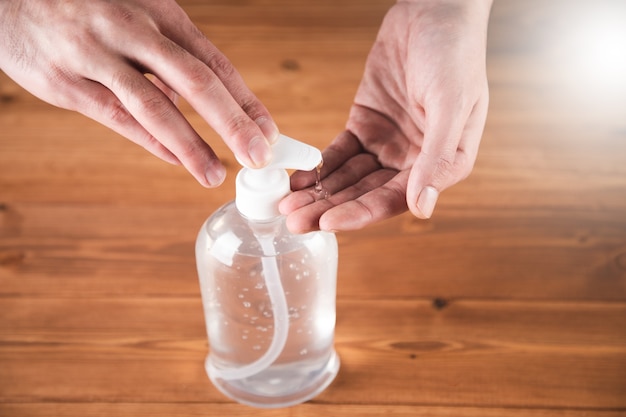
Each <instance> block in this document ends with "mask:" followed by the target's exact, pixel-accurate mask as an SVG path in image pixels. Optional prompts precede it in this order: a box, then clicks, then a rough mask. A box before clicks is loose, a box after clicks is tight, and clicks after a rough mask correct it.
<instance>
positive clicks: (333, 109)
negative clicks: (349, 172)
mask: <svg viewBox="0 0 626 417" xmlns="http://www.w3.org/2000/svg"><path fill="white" fill-rule="evenodd" d="M180 3H181V5H182V6H183V7H184V8H185V10H186V11H187V12H188V13H189V15H190V17H191V19H192V20H193V21H194V22H195V23H196V24H198V26H199V27H200V28H201V29H202V30H203V31H204V32H205V33H206V34H207V35H208V36H209V38H210V39H211V40H212V41H213V42H214V43H215V44H216V45H217V46H218V47H219V48H220V49H222V50H223V51H224V52H225V53H226V55H227V56H228V57H229V58H230V59H231V60H232V61H233V63H234V64H235V65H236V66H237V68H238V69H239V70H240V72H241V73H242V75H243V77H244V79H245V80H246V82H247V83H248V84H249V85H250V87H251V88H252V90H253V91H255V93H257V94H258V96H259V97H260V98H261V99H262V100H263V102H264V103H265V104H266V105H267V107H268V108H269V109H270V111H271V112H272V114H273V115H274V117H275V118H276V120H277V121H278V123H279V125H280V126H281V129H282V130H283V131H284V132H286V133H288V134H290V135H291V136H295V137H298V138H301V139H303V140H306V141H307V142H310V143H312V144H314V145H316V146H319V147H324V146H325V145H327V144H328V142H330V140H331V139H332V137H333V136H334V135H335V134H337V133H338V132H339V131H341V130H342V129H343V126H344V123H345V119H346V116H347V112H348V110H349V107H350V104H351V102H352V99H353V96H354V92H355V91H356V88H357V86H358V83H359V80H360V77H361V73H362V69H363V65H364V63H365V58H366V56H367V52H368V50H369V48H370V46H371V43H372V41H373V39H374V38H375V36H376V31H377V28H378V26H379V24H380V22H381V20H382V18H383V16H384V13H385V11H386V10H387V8H388V7H389V6H390V5H391V4H392V3H393V2H392V1H383V2H381V1H374V0H366V1H343V2H337V1H330V0H321V1H315V2H311V1H304V0H292V1H279V0H254V1H246V2H233V1H226V0H223V1H214V2H204V1H194V0H185V1H181V2H180ZM611 15H613V16H617V17H621V18H622V20H623V19H626V10H625V7H624V6H623V5H622V4H621V3H620V2H618V1H609V0H603V1H597V2H586V1H582V0H554V1H551V2H544V1H540V0H529V1H524V2H516V1H514V0H502V1H496V2H495V5H494V8H493V12H492V17H491V24H490V33H489V52H488V71H489V80H490V88H491V104H490V112H489V118H488V121H487V126H486V130H485V134H484V137H483V142H482V145H481V151H480V154H479V158H478V160H477V162H476V166H475V169H474V172H473V173H472V175H471V176H470V177H469V178H468V179H467V180H465V181H464V182H462V183H461V184H458V185H457V186H455V187H453V188H451V189H449V190H447V191H446V192H444V193H443V194H442V196H441V198H440V202H439V204H438V207H437V210H436V212H435V215H434V217H433V218H432V219H431V220H429V221H422V220H417V219H415V218H413V217H412V216H410V215H408V214H405V215H401V216H398V217H396V218H394V219H391V220H388V221H385V222H383V223H380V224H377V225H374V226H371V227H368V228H366V229H364V230H360V231H355V232H350V233H340V234H339V235H338V240H339V246H340V264H339V283H338V306H337V307H338V310H337V333H336V345H337V350H338V352H339V354H340V357H341V361H342V367H341V371H340V374H339V376H338V378H337V379H336V381H335V382H334V383H333V384H332V385H331V387H330V388H329V389H328V390H326V391H325V392H324V393H323V394H321V395H320V396H319V397H317V398H316V399H314V400H313V401H311V402H309V403H307V404H303V405H300V406H296V407H292V408H289V409H284V410H254V409H251V408H248V407H245V406H240V405H237V404H234V403H232V402H231V401H229V400H228V399H227V398H225V397H224V396H222V395H221V394H220V393H219V392H218V391H217V390H216V389H215V388H214V387H213V386H212V385H211V383H210V382H209V380H208V378H207V377H206V374H205V371H204V368H203V361H204V358H205V356H206V354H207V350H208V346H207V340H206V335H205V329H204V319H203V314H202V307H201V303H200V294H199V289H198V282H197V276H196V271H195V260H194V254H193V245H194V240H195V237H196V233H197V231H198V228H199V227H200V225H201V224H202V222H203V221H204V219H205V218H206V217H207V216H208V215H209V214H210V213H211V212H213V211H214V210H215V209H217V208H218V207H219V206H220V205H222V204H224V203H226V202H227V201H229V200H230V199H232V198H233V196H234V176H235V173H236V171H237V169H238V168H237V164H236V162H235V160H234V159H233V157H232V155H231V154H230V152H229V151H228V150H227V149H226V147H225V146H224V145H223V144H222V143H221V142H220V141H219V139H218V138H217V136H216V135H215V133H213V132H212V131H211V130H210V128H209V127H208V126H207V125H206V124H205V123H204V122H203V121H202V120H201V119H200V118H199V117H198V116H197V114H195V112H193V110H192V109H191V108H190V106H189V105H188V104H187V103H185V102H182V103H181V109H182V110H183V111H184V112H185V114H186V115H187V116H188V117H189V120H190V121H191V123H192V124H193V125H194V127H195V128H196V129H197V130H198V132H199V133H200V134H201V135H202V136H203V137H204V138H205V139H206V140H207V141H208V142H210V143H211V144H212V145H213V146H214V147H215V149H216V152H217V153H218V154H219V155H220V157H222V159H223V160H224V161H225V163H226V165H227V168H228V178H227V180H226V183H225V184H224V186H222V187H220V188H219V189H216V190H205V189H203V188H202V187H200V186H199V185H197V184H196V183H195V181H194V180H193V178H192V177H191V176H190V175H189V174H188V173H186V172H185V171H184V170H183V169H182V168H180V167H174V166H170V165H168V164H165V163H163V162H161V161H159V160H158V159H156V158H155V157H153V156H151V155H150V154H148V153H147V152H145V151H144V150H143V149H141V148H139V147H137V146H136V145H134V144H132V143H130V142H129V141H127V140H125V139H123V138H121V137H119V136H117V135H115V134H114V133H112V132H110V131H109V130H107V129H106V128H104V127H102V126H100V125H98V124H96V123H95V122H93V121H90V120H88V119H86V118H84V117H82V116H80V115H78V114H76V113H71V112H67V111H64V110H60V109H56V108H53V107H51V106H49V105H47V104H45V103H43V102H41V101H39V100H37V99H36V98H34V97H33V96H31V95H29V94H28V93H26V92H24V90H22V89H21V88H19V87H18V86H17V85H15V84H14V83H13V82H12V81H11V80H9V79H8V78H7V77H6V76H5V75H4V74H1V73H0V416H2V417H4V416H7V417H8V416H10V417H14V416H16V417H19V416H35V417H43V416H59V415H62V416H68V417H71V416H87V417H90V416H105V415H106V416H108V415H116V416H121V417H123V416H135V415H152V416H171V415H177V416H200V415H202V416H218V415H219V416H223V415H232V416H248V415H255V416H261V417H262V416H295V417H305V416H319V415H332V416H380V415H398V416H435V417H447V416H469V417H473V416H486V417H491V416H494V417H495V416H503V417H508V416H511V417H519V416H532V417H547V416H568V417H569V416H573V417H583V416H600V417H616V416H625V415H626V113H625V110H624V109H626V85H625V84H624V83H623V82H622V80H620V79H619V78H618V79H614V80H609V79H603V78H602V77H599V76H595V77H592V76H588V75H584V74H585V73H584V72H582V70H583V69H584V67H585V60H584V58H585V56H584V53H585V50H584V48H583V47H584V44H582V43H579V44H574V45H573V44H572V39H579V38H577V36H580V33H583V34H584V33H587V34H589V32H584V31H585V30H586V29H585V28H586V25H588V24H591V23H593V21H594V19H596V18H597V16H604V17H603V18H605V19H608V20H607V22H609V21H610V19H609V18H608V17H606V16H611ZM607 25H608V23H607ZM623 47H624V48H626V41H625V42H624V45H623ZM587 53H588V51H587ZM581 55H582V57H581ZM587 58H588V60H590V59H591V56H589V57H587ZM602 69H603V68H598V70H602ZM604 69H606V68H604ZM604 78H607V77H604Z"/></svg>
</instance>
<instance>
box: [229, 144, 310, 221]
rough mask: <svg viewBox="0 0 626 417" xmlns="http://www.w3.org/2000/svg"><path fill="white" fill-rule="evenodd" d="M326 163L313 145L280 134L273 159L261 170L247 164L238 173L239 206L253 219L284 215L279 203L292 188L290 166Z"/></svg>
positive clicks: (241, 210) (273, 147)
mask: <svg viewBox="0 0 626 417" xmlns="http://www.w3.org/2000/svg"><path fill="white" fill-rule="evenodd" d="M321 162H322V154H321V152H320V151H319V150H318V149H317V148H314V147H313V146H310V145H307V144H306V143H302V142H299V141H297V140H295V139H291V138H289V137H287V136H285V135H279V137H278V140H277V141H276V143H275V144H274V145H273V146H272V160H271V161H270V163H269V164H268V165H267V166H266V167H264V168H260V169H253V168H246V167H244V168H243V169H241V171H239V174H237V180H236V187H237V188H236V190H237V197H236V198H235V201H236V204H237V209H238V210H239V211H240V212H241V214H243V215H244V216H246V217H247V218H249V219H251V220H259V221H263V220H268V219H272V218H274V217H277V216H279V215H280V213H279V212H278V203H279V202H280V200H281V199H282V198H283V197H284V196H286V195H287V194H288V193H289V191H290V188H289V175H288V174H287V171H285V170H286V169H299V170H302V171H310V170H312V169H315V168H316V167H317V166H318V165H319V164H320V163H321Z"/></svg>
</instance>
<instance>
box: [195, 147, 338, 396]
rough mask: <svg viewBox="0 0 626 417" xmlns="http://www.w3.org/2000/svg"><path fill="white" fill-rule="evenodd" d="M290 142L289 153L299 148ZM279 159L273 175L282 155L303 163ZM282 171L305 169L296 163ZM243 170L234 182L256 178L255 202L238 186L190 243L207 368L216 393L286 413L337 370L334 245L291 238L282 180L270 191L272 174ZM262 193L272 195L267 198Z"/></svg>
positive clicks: (323, 235) (328, 238)
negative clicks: (201, 309)
mask: <svg viewBox="0 0 626 417" xmlns="http://www.w3.org/2000/svg"><path fill="white" fill-rule="evenodd" d="M287 139H288V138H286V139H284V140H285V141H286V140H287ZM282 141H283V139H281V143H284V142H282ZM289 141H290V142H289V147H293V146H295V145H297V146H298V147H299V146H300V145H298V144H299V142H295V141H293V142H295V144H294V143H293V142H291V141H292V140H289ZM302 146H308V145H303V144H302ZM279 147H280V145H279ZM313 149H314V148H313ZM305 153H306V152H305ZM318 153H319V151H318ZM276 154H277V155H276ZM276 154H275V157H277V158H276V160H275V161H274V163H275V164H274V165H272V167H271V168H272V169H274V170H276V169H275V168H276V167H277V166H278V167H279V168H280V166H281V165H280V164H281V162H280V160H281V158H283V157H284V156H285V154H286V155H288V156H289V158H294V157H296V158H300V159H302V158H303V154H302V153H298V152H296V153H294V152H293V149H291V148H290V149H285V152H283V154H284V155H283V156H281V151H280V149H276ZM294 155H295V156H294ZM316 155H317V154H315V153H314V157H311V156H310V155H308V156H309V157H310V158H309V159H311V158H313V159H315V158H317V156H316ZM305 156H306V155H305ZM319 158H320V159H321V156H320V157H319ZM304 159H306V158H304ZM317 163H319V162H317ZM286 164H287V165H289V167H293V168H296V169H303V167H304V169H308V167H309V166H310V163H303V162H302V161H301V160H298V161H295V162H294V161H289V162H287V163H286ZM314 166H315V165H313V167H314ZM245 170H246V169H244V172H242V173H240V175H245V174H246V173H247V174H249V175H252V176H253V177H259V178H261V180H260V181H256V179H258V178H256V179H252V183H253V186H252V188H258V190H257V191H259V192H260V194H255V193H256V191H251V190H250V189H248V186H249V185H250V181H246V179H245V178H238V185H237V200H236V201H237V202H231V203H228V204H226V205H225V206H223V207H221V208H220V209H218V210H217V211H216V212H215V213H214V214H213V215H212V216H211V217H209V219H208V220H207V221H206V222H205V223H204V224H203V226H202V228H201V229H200V233H199V235H198V239H197V243H196V259H197V266H198V274H199V278H200V286H201V292H202V302H203V307H204V313H205V321H206V327H207V334H208V339H209V345H210V353H209V355H208V357H207V361H206V369H207V373H208V375H209V378H210V379H211V381H212V382H213V384H214V385H215V386H216V387H217V388H218V389H219V390H220V391H221V392H223V393H224V394H225V395H227V396H229V397H230V398H232V399H234V400H236V401H238V402H240V403H243V404H247V405H251V406H257V407H286V406H290V405H295V404H298V403H301V402H304V401H306V400H309V399H311V398H313V397H314V396H316V395H317V394H319V393H320V392H321V391H323V390H324V389H325V388H326V387H327V386H328V385H329V384H330V383H331V382H332V380H333V379H334V378H335V376H336V374H337V372H338V369H339V358H338V356H337V354H336V352H335V349H334V329H335V298H336V297H335V295H336V276H337V253H338V249H337V241H336V239H335V236H334V235H333V234H332V233H328V232H312V233H307V234H298V235H296V234H292V233H290V232H289V231H288V230H287V227H286V225H285V218H284V216H281V215H280V214H279V213H278V211H277V204H278V201H279V200H280V198H282V197H281V196H280V194H281V193H282V192H281V193H275V192H274V191H275V190H276V189H277V188H280V187H276V185H277V183H278V182H281V183H284V181H285V179H284V178H285V177H284V176H283V174H282V173H281V174H280V175H279V176H276V177H275V182H277V183H276V184H272V181H268V176H269V177H273V176H274V175H273V174H271V175H270V174H268V172H264V173H259V172H258V170H253V171H254V172H252V173H251V172H250V170H247V171H245ZM278 171H282V168H281V169H279V170H278ZM285 175H286V173H285ZM248 180H250V178H248ZM242 181H243V182H244V183H245V184H243V183H242ZM287 181H288V177H287ZM283 185H284V184H283ZM257 186H258V187H257ZM266 187H268V188H269V189H270V192H269V194H268V196H266V198H263V197H262V195H263V192H262V190H261V189H262V188H266ZM287 187H288V183H287ZM260 190H261V191H260ZM251 193H252V194H251ZM272 193H273V195H272V196H270V194H272ZM254 195H256V197H255V198H252V197H253V196H254ZM255 199H256V200H258V201H256V202H255ZM259 199H260V200H259ZM250 202H254V204H249V203H250ZM242 212H243V213H242ZM244 213H245V214H244Z"/></svg>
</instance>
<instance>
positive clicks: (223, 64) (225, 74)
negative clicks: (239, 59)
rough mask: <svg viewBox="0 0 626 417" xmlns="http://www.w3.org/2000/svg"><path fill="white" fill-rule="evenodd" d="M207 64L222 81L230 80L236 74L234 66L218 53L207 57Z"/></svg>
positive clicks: (215, 52)
mask: <svg viewBox="0 0 626 417" xmlns="http://www.w3.org/2000/svg"><path fill="white" fill-rule="evenodd" d="M206 64H207V65H208V66H209V68H211V70H213V72H214V73H215V74H216V75H217V76H218V77H219V78H221V79H224V78H230V77H231V76H232V75H233V74H234V73H235V67H234V66H233V64H232V63H231V62H230V61H229V60H228V58H226V57H225V56H224V55H222V54H221V53H220V52H218V51H214V52H213V53H211V54H210V55H209V56H208V57H207V60H206Z"/></svg>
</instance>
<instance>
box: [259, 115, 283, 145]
mask: <svg viewBox="0 0 626 417" xmlns="http://www.w3.org/2000/svg"><path fill="white" fill-rule="evenodd" d="M255 123H256V124H257V125H258V126H259V127H260V128H261V132H263V134H264V135H265V138H266V139H267V140H268V142H269V143H275V142H276V140H277V139H278V133H279V132H278V126H276V123H274V122H273V121H271V120H270V119H268V118H267V117H265V116H262V117H259V118H258V119H256V120H255Z"/></svg>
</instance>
